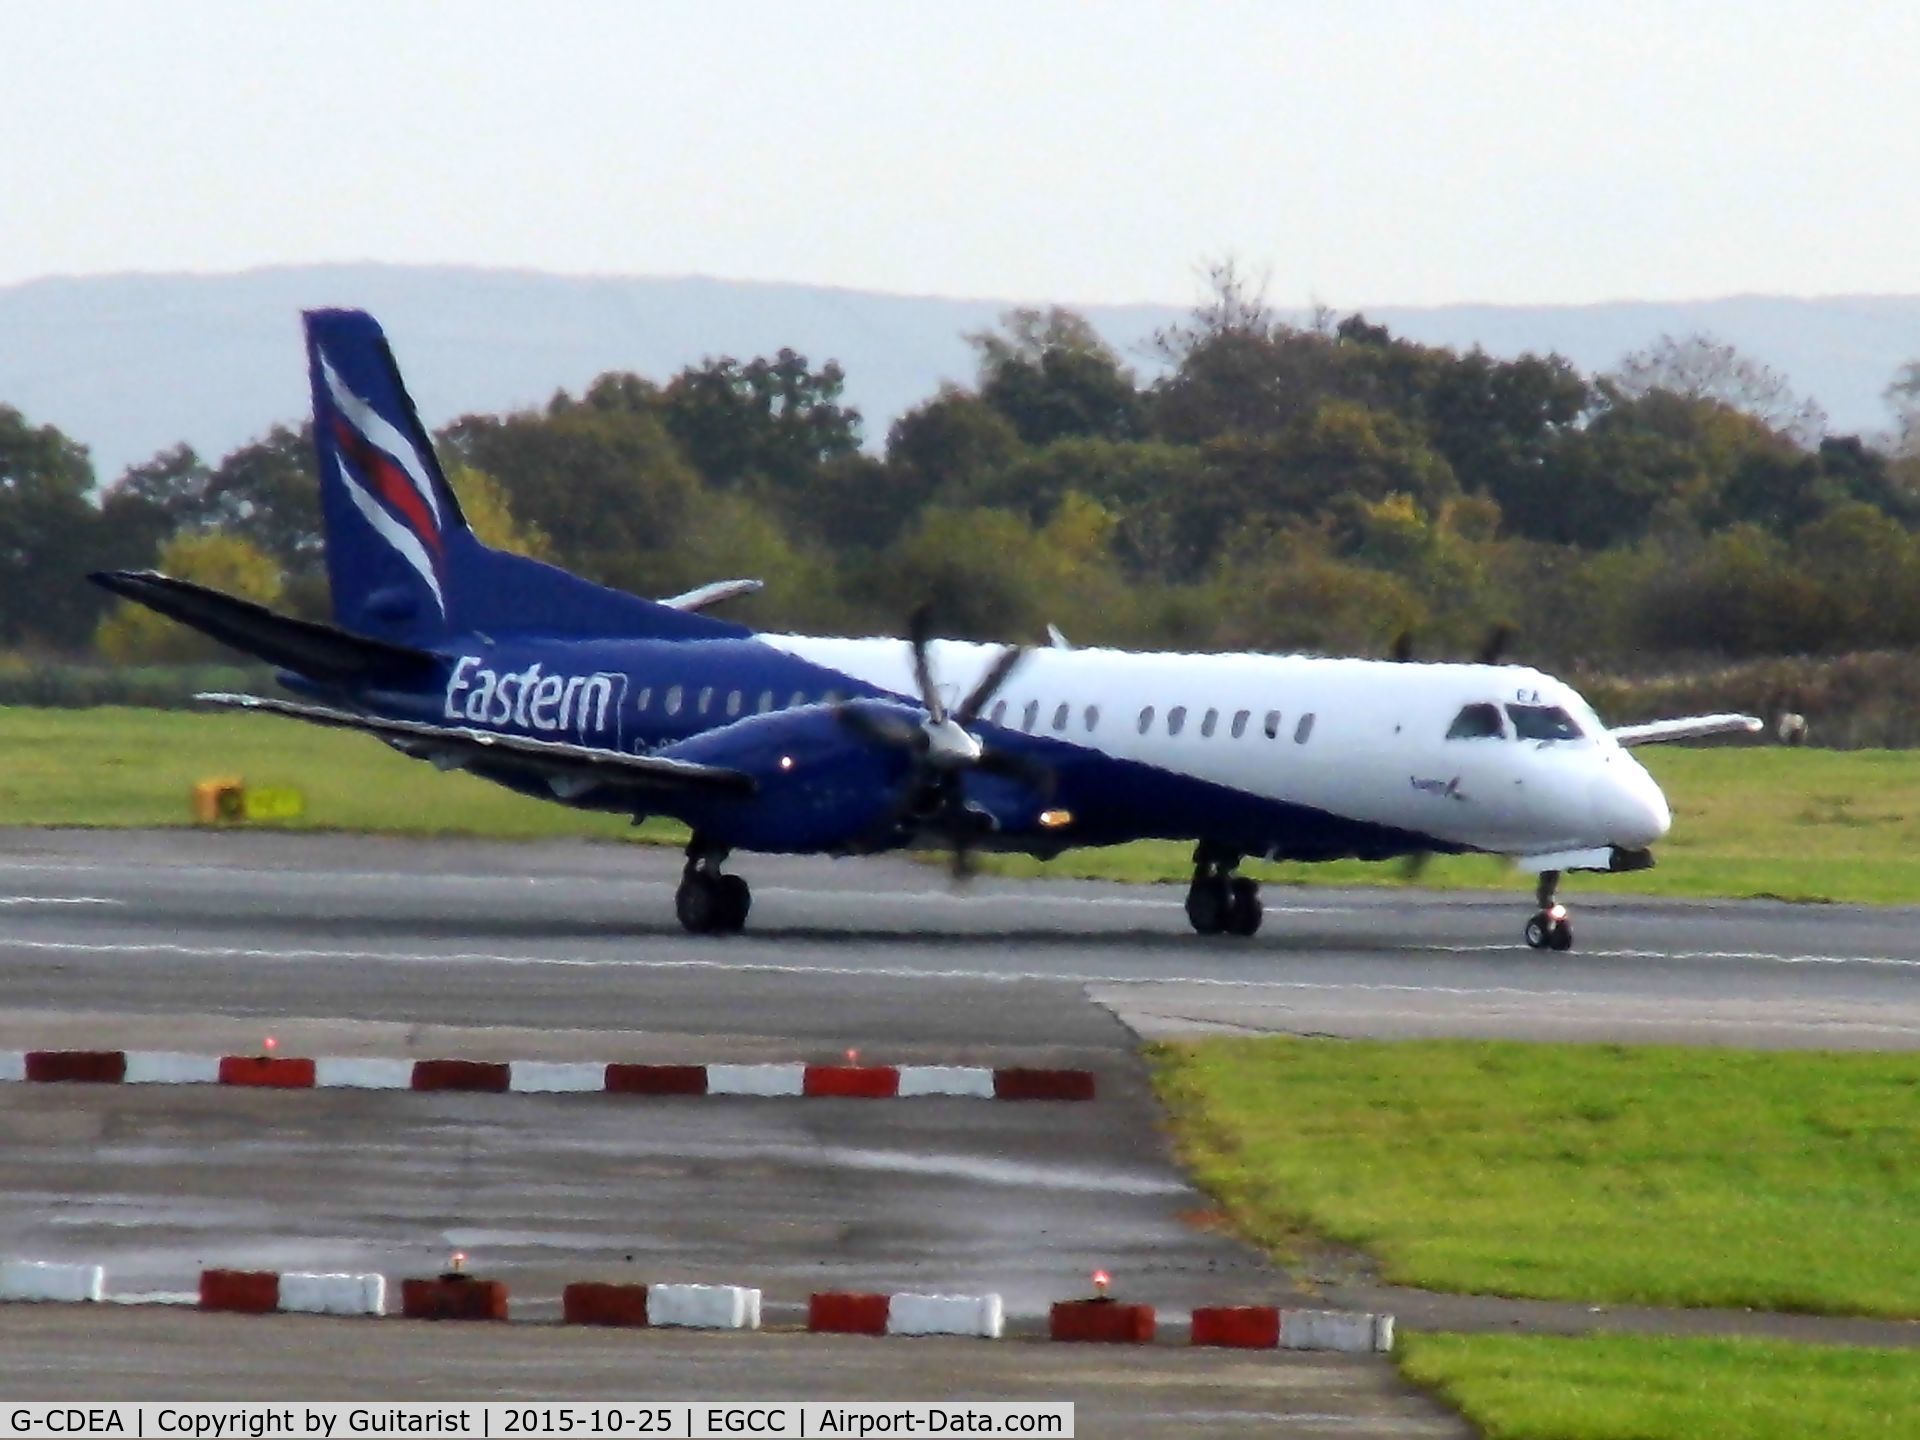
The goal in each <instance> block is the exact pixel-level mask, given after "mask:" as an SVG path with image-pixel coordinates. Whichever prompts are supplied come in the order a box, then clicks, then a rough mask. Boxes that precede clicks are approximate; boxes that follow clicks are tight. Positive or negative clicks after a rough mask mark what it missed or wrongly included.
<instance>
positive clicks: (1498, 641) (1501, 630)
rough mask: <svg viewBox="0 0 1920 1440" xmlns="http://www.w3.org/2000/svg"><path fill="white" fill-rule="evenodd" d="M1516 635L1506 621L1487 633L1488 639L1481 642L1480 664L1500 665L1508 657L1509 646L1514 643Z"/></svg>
mask: <svg viewBox="0 0 1920 1440" xmlns="http://www.w3.org/2000/svg"><path fill="white" fill-rule="evenodd" d="M1515 633H1516V632H1515V630H1514V628H1513V626H1512V625H1510V624H1508V623H1507V622H1506V621H1505V620H1502V621H1501V622H1500V623H1499V624H1498V625H1495V626H1494V627H1493V628H1492V629H1491V630H1489V631H1487V638H1486V639H1484V640H1482V641H1481V642H1480V663H1481V664H1482V665H1498V664H1499V663H1500V662H1501V660H1502V659H1504V658H1505V656H1506V653H1507V646H1509V645H1511V644H1512V643H1513V637H1514V635H1515Z"/></svg>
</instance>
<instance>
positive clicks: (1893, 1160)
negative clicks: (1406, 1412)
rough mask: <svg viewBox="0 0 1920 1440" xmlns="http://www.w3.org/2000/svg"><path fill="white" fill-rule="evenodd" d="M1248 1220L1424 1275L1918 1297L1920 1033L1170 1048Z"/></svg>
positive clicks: (1270, 1236) (1732, 1297) (1790, 1303)
mask: <svg viewBox="0 0 1920 1440" xmlns="http://www.w3.org/2000/svg"><path fill="white" fill-rule="evenodd" d="M1151 1056H1152V1060H1153V1065H1154V1071H1155V1076H1156V1083H1157V1085H1158V1087H1159V1090H1160V1093H1161V1095H1162V1097H1163V1099H1164V1100H1165V1101H1166V1103H1167V1105H1168V1108H1169V1110H1170V1111H1171V1114H1172V1116H1173V1120H1174V1124H1175V1127H1176V1134H1177V1137H1178V1143H1179V1147H1180V1150H1181V1152H1182V1155H1183V1157H1184V1158H1185V1159H1186V1160H1187V1161H1188V1163H1189V1164H1190V1165H1191V1166H1192V1167H1193V1170H1194V1173H1195V1175H1196V1178H1197V1179H1198V1180H1199V1182H1200V1183H1201V1184H1202V1185H1203V1186H1204V1187H1205V1188H1207V1189H1208V1190H1210V1191H1211V1192H1213V1193H1214V1194H1215V1195H1217V1196H1218V1197H1219V1198H1220V1200H1221V1202H1222V1203H1223V1204H1224V1205H1225V1207H1226V1208H1227V1210H1228V1212H1229V1213H1230V1214H1231V1215H1232V1217H1233V1218H1234V1221H1235V1222H1236V1224H1237V1225H1238V1226H1239V1228H1240V1229H1241V1230H1242V1231H1243V1232H1244V1233H1245V1234H1247V1235H1248V1236H1250V1237H1251V1238H1252V1239H1254V1240H1255V1241H1256V1242H1259V1243H1262V1244H1264V1245H1266V1246H1267V1247H1268V1248H1269V1249H1271V1250H1274V1251H1276V1252H1278V1253H1281V1254H1286V1253H1288V1252H1290V1251H1292V1250H1293V1249H1295V1248H1297V1246H1298V1244H1299V1242H1300V1241H1301V1239H1302V1238H1303V1237H1305V1236H1307V1235H1320V1236H1326V1237H1330V1238H1331V1239H1333V1240H1336V1241H1340V1242H1343V1243H1346V1244H1349V1245H1353V1246H1357V1247H1359V1248H1360V1249H1362V1250H1364V1251H1365V1252H1367V1253H1368V1254H1370V1255H1372V1256H1374V1257H1375V1258H1376V1259H1377V1260H1378V1262H1379V1264H1380V1266H1381V1270H1382V1273H1383V1276H1384V1278H1386V1279H1387V1280H1389V1281H1391V1282H1394V1283H1397V1284H1403V1285H1415V1286H1421V1287H1425V1288H1428V1289H1433V1290H1441V1291H1454V1292H1470V1293H1486V1294H1502V1295H1518V1296H1534V1297H1540V1298H1545V1299H1567V1300H1579V1301H1588V1302H1609V1303H1644V1304H1654V1305H1680V1306H1751V1307H1754V1308H1756V1309H1765V1310H1797V1311H1807V1312H1813V1313H1845V1314H1863V1315H1882V1316H1899V1317H1906V1316H1916V1315H1920V1055H1914V1054H1829V1053H1821V1052H1797V1053H1759V1052H1748V1051H1735V1050H1721V1049H1704V1048H1702V1049H1690V1048H1679V1047H1652V1046H1649V1047H1624V1046H1600V1045H1555V1046H1546V1045H1526V1044H1519V1043H1497V1042H1466V1041H1460V1042H1453V1041H1432V1042H1428V1041H1421V1042H1401V1043H1378V1042H1357V1041H1335V1040H1296V1039H1287V1038H1275V1039H1258V1040H1241V1039H1222V1040H1205V1041H1199V1042H1195V1043H1192V1044H1185V1045H1162V1046H1156V1047H1154V1048H1153V1050H1152V1052H1151Z"/></svg>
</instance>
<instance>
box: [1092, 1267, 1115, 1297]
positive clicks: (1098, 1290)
mask: <svg viewBox="0 0 1920 1440" xmlns="http://www.w3.org/2000/svg"><path fill="white" fill-rule="evenodd" d="M1111 1284H1113V1277H1112V1276H1111V1275H1109V1274H1108V1273H1107V1272H1106V1271H1104V1270H1096V1271H1094V1272H1093V1295H1094V1298H1095V1299H1096V1300H1104V1299H1106V1298H1107V1287H1108V1286H1109V1285H1111Z"/></svg>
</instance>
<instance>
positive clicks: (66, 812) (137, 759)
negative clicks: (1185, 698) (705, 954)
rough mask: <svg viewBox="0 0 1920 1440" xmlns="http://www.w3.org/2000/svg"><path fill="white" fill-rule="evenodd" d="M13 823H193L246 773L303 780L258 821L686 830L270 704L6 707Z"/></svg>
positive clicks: (7, 789)
mask: <svg viewBox="0 0 1920 1440" xmlns="http://www.w3.org/2000/svg"><path fill="white" fill-rule="evenodd" d="M0 752H4V754H5V757H6V760H5V763H4V764H0V824H5V825H78V826H172V825H186V824H190V823H191V816H190V814H189V811H188V804H187V800H188V794H189V792H190V791H191V789H192V787H193V785H194V783H195V782H196V781H199V780H203V779H209V778H212V777H215V776H227V775H237V776H240V777H242V778H243V779H245V780H246V781H247V782H248V783H249V784H253V785H292V786H296V787H298V788H299V789H300V790H301V791H302V792H304V794H305V796H306V810H305V813H304V814H303V815H301V816H300V817H299V818H298V819H294V820H286V821H260V822H250V823H251V824H253V825H255V826H257V827H258V828H266V829H292V830H371V831H387V832H392V833H396V834H416V835H485V836H494V837H499V838H502V839H536V838H542V837H549V836H585V837H597V838H601V839H618V838H625V837H633V836H636V835H637V836H638V838H641V839H658V840H673V839H675V838H676V837H678V836H681V835H684V832H683V831H681V830H680V829H679V827H677V826H673V825H670V824H663V823H661V822H649V823H648V825H647V826H646V827H643V828H642V829H641V830H640V831H638V832H636V831H635V829H634V828H633V827H632V826H631V825H630V824H629V823H628V821H627V820H626V818H625V817H623V816H619V815H597V814H592V813H589V812H587V811H583V810H570V809H567V808H566V807H565V806H561V805H551V804H548V803H546V802H544V801H540V800H530V799H527V798H526V797H525V796H521V795H515V794H514V793H513V792H512V791H509V790H503V789H501V788H500V787H499V786H497V785H490V784H488V783H487V782H486V781H484V780H476V779H474V778H473V777H472V776H470V775H461V774H442V773H441V772H439V771H437V770H435V769H434V768H433V767H432V766H431V765H428V764H426V763H425V762H423V761H419V760H410V759H408V758H407V757H406V756H404V755H401V754H399V753H398V752H397V751H394V750H392V749H390V748H388V747H387V746H385V745H383V744H381V743H380V742H379V741H377V740H374V739H372V738H370V737H368V736H365V735H351V734H347V733H345V732H342V731H334V730H321V729H319V728H317V727H314V726H310V725H302V724H298V723H296V722H294V721H290V720H278V719H273V718H270V717H266V716H260V715H204V714H194V713H189V712H184V711H163V710H126V709H116V708H111V707H104V708H101V709H97V710H33V709H0Z"/></svg>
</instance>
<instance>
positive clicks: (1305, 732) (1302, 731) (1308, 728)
mask: <svg viewBox="0 0 1920 1440" xmlns="http://www.w3.org/2000/svg"><path fill="white" fill-rule="evenodd" d="M1311 734H1313V712H1312V711H1311V710H1309V711H1308V712H1307V713H1306V714H1305V715H1302V716H1301V717H1300V723H1299V724H1298V725H1296V726H1294V727H1293V743H1294V744H1296V745H1304V744H1306V743H1307V737H1308V736H1309V735H1311Z"/></svg>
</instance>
